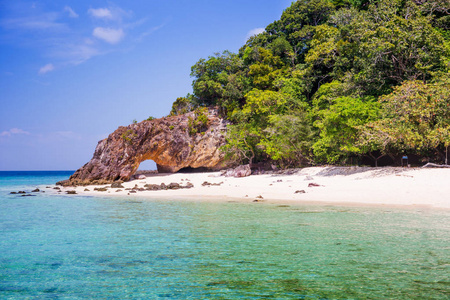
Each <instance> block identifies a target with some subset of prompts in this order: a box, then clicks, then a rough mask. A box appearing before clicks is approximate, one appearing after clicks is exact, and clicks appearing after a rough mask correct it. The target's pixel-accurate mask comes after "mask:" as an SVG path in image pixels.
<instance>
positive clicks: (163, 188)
mask: <svg viewBox="0 0 450 300" xmlns="http://www.w3.org/2000/svg"><path fill="white" fill-rule="evenodd" d="M160 187H161V189H162V190H167V185H166V184H165V183H164V182H163V183H161V185H160Z"/></svg>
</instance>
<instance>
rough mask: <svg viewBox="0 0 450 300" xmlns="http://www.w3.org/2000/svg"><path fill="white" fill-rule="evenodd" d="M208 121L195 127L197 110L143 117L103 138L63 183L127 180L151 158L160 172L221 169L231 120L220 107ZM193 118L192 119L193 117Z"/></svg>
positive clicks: (209, 115) (224, 163)
mask: <svg viewBox="0 0 450 300" xmlns="http://www.w3.org/2000/svg"><path fill="white" fill-rule="evenodd" d="M206 115H207V118H208V122H207V124H206V126H204V127H202V128H201V130H200V129H199V130H197V129H196V130H192V128H191V127H192V126H193V125H192V124H193V123H194V124H195V122H192V120H195V119H196V118H197V116H196V113H194V112H189V113H187V114H184V115H179V116H173V117H166V118H161V119H154V120H151V121H142V122H140V123H136V124H131V125H128V126H127V127H123V126H121V127H119V128H118V129H117V130H116V131H114V132H113V133H111V134H110V135H109V136H108V138H106V139H104V140H101V141H100V142H99V143H98V145H97V148H96V149H95V152H94V156H93V157H92V159H91V160H90V161H89V162H88V163H87V164H85V165H84V166H83V167H81V168H80V169H78V170H77V171H76V172H75V173H74V174H73V175H72V176H71V177H70V178H69V179H68V180H64V181H60V182H58V184H59V185H63V186H69V185H87V184H108V183H112V182H113V181H116V180H122V181H127V180H129V179H130V177H131V176H133V175H134V173H135V172H136V171H137V169H138V167H139V164H140V163H141V162H142V161H144V160H148V159H151V160H153V161H154V162H156V164H157V167H158V171H159V172H170V173H174V172H177V171H178V170H180V169H182V168H200V167H201V168H207V169H208V170H220V169H223V168H225V167H227V163H226V162H225V159H224V153H223V152H222V151H221V150H220V147H221V146H222V145H224V144H225V137H224V134H225V131H226V126H227V121H225V120H224V119H222V118H221V117H220V116H219V114H218V112H217V110H216V109H212V108H210V109H209V110H208V112H207V114H206ZM189 120H191V121H189Z"/></svg>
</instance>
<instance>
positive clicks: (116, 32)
mask: <svg viewBox="0 0 450 300" xmlns="http://www.w3.org/2000/svg"><path fill="white" fill-rule="evenodd" d="M92 35H93V36H95V37H96V38H98V39H101V40H104V41H105V42H107V43H110V44H117V43H118V42H120V41H121V40H122V39H123V38H124V36H125V33H124V32H123V30H122V28H119V29H112V28H105V27H96V28H94V31H93V32H92Z"/></svg>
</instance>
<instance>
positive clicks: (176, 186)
mask: <svg viewBox="0 0 450 300" xmlns="http://www.w3.org/2000/svg"><path fill="white" fill-rule="evenodd" d="M167 188H168V189H169V190H178V189H180V188H181V186H180V184H179V183H176V182H171V183H169V185H168V186H167Z"/></svg>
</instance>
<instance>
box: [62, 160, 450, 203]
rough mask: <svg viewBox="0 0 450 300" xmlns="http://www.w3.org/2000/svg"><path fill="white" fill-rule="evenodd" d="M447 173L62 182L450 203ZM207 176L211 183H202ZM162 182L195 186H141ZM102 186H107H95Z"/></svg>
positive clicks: (190, 193) (280, 198)
mask: <svg viewBox="0 0 450 300" xmlns="http://www.w3.org/2000/svg"><path fill="white" fill-rule="evenodd" d="M448 178H450V169H428V168H425V169H424V168H398V167H384V168H360V167H310V168H304V169H299V170H298V171H296V172H295V173H294V174H289V175H285V174H262V175H251V176H248V177H241V178H233V177H224V176H221V172H210V173H173V174H153V175H149V176H147V177H146V178H145V179H134V180H130V181H128V182H125V183H123V184H122V185H123V188H110V185H100V186H78V187H61V193H64V194H65V192H67V191H73V190H74V191H76V193H77V195H82V196H96V197H102V196H106V197H113V196H114V197H116V196H120V197H133V198H134V197H139V198H141V199H145V198H148V199H163V200H170V199H172V200H187V201H191V200H196V201H238V202H270V203H280V204H281V203H283V204H295V203H305V204H306V203H307V204H325V205H344V206H402V207H413V208H415V207H423V208H440V209H450V196H449V195H450V184H448ZM204 182H207V183H209V184H210V185H202V184H203V183H204ZM162 183H164V184H166V185H168V184H170V183H178V184H180V185H181V186H185V185H186V184H187V183H191V184H193V185H194V187H192V188H189V189H175V190H158V191H147V190H145V191H142V189H143V188H144V185H146V184H156V185H160V184H162ZM99 187H107V189H106V191H94V188H99ZM134 187H137V188H140V189H141V191H139V190H136V192H131V190H129V189H133V188H134ZM85 189H87V190H89V191H85ZM125 189H128V190H125ZM75 196H76V195H75Z"/></svg>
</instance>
